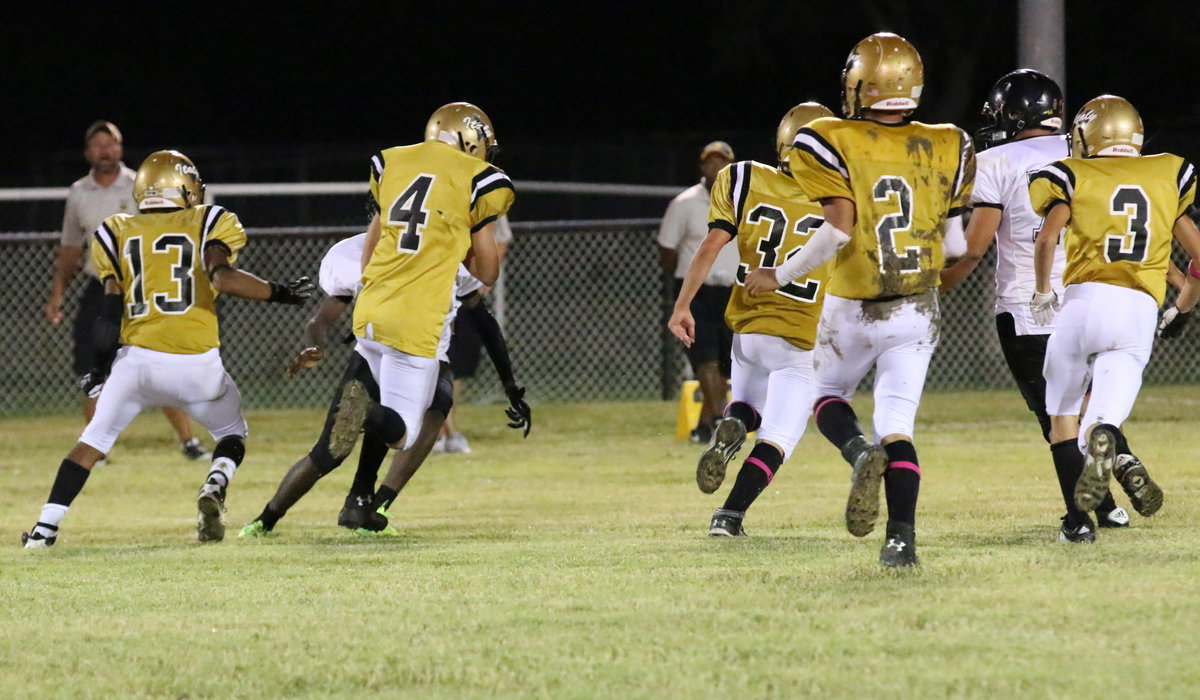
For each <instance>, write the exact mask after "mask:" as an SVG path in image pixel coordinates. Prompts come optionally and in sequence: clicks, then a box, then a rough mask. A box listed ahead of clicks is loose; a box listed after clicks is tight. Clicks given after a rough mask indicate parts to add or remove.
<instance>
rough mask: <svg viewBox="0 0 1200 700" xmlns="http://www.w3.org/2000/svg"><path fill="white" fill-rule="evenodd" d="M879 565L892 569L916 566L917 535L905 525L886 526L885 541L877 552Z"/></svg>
mask: <svg viewBox="0 0 1200 700" xmlns="http://www.w3.org/2000/svg"><path fill="white" fill-rule="evenodd" d="M879 563H880V564H883V565H884V566H886V567H889V568H892V569H898V568H903V567H906V566H916V565H917V564H919V563H920V562H919V561H918V560H917V533H916V531H915V530H914V529H913V526H912V525H908V524H906V523H893V522H889V523H888V524H887V539H885V540H884V542H883V547H882V548H880V550H879Z"/></svg>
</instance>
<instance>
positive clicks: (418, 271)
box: [354, 102, 513, 447]
mask: <svg viewBox="0 0 1200 700" xmlns="http://www.w3.org/2000/svg"><path fill="white" fill-rule="evenodd" d="M495 151H496V136H495V132H494V131H493V129H492V123H491V120H489V119H488V117H487V115H486V114H484V113H483V111H482V110H480V109H479V108H478V107H476V106H474V105H471V104H467V103H465V102H454V103H451V104H448V105H445V106H443V107H441V108H439V109H438V110H437V111H435V112H434V113H433V116H431V117H430V119H429V122H428V124H427V125H426V127H425V141H424V142H423V143H419V144H415V145H411V146H399V147H396V148H389V149H387V150H384V151H382V152H380V153H378V154H376V155H375V156H374V157H372V158H371V180H370V187H371V198H370V206H371V207H372V209H373V210H374V212H375V214H374V217H373V218H372V220H371V225H370V227H369V228H368V229H367V239H366V242H365V244H364V248H363V277H362V281H363V288H362V291H361V292H360V293H359V296H358V301H357V303H356V304H355V307H354V334H355V336H357V337H358V339H359V342H358V345H357V347H356V350H357V352H358V353H359V354H361V355H362V356H363V357H364V358H365V359H366V360H367V363H368V365H370V368H371V374H372V375H373V376H374V378H375V380H376V381H377V382H378V384H379V391H380V402H381V403H382V404H383V405H384V406H386V407H388V408H390V409H392V410H394V411H396V413H398V414H399V415H400V417H401V418H402V419H403V420H404V426H405V432H406V436H405V445H404V446H405V447H408V446H411V444H412V442H413V441H414V440H415V439H416V437H417V434H418V433H419V432H420V428H421V419H422V416H423V415H424V413H425V409H426V408H427V407H428V406H429V402H430V400H431V399H432V397H433V391H434V388H435V386H436V384H437V375H438V362H437V359H436V356H437V349H438V340H439V339H440V338H441V335H442V326H443V324H444V322H445V319H446V312H447V311H448V310H449V309H450V305H451V303H452V301H453V295H454V280H455V276H456V273H457V271H458V266H459V264H460V263H462V262H463V260H464V258H466V257H467V255H468V253H470V264H469V267H470V268H471V270H470V271H471V272H472V274H474V276H475V277H476V278H477V279H479V280H480V281H482V282H483V283H484V284H485V285H491V284H495V282H496V277H497V275H498V274H499V257H498V253H497V250H496V243H495V239H494V237H493V235H492V229H493V225H494V222H495V220H496V219H497V218H499V217H500V216H502V215H504V214H505V213H506V212H507V211H508V208H509V207H510V206H511V205H512V202H513V186H512V181H511V180H509V178H508V176H507V175H505V174H504V172H503V171H501V170H500V169H498V168H496V167H495V166H493V165H491V164H490V163H489V161H490V160H491V158H492V157H493V155H494V154H495ZM396 446H397V447H398V446H399V445H396Z"/></svg>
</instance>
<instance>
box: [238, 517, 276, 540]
mask: <svg viewBox="0 0 1200 700" xmlns="http://www.w3.org/2000/svg"><path fill="white" fill-rule="evenodd" d="M271 534H272V533H271V531H270V530H268V529H267V526H266V525H263V521H261V520H255V521H254V522H252V523H247V524H246V526H245V527H243V528H242V529H241V531H240V532H238V537H268V536H270V535H271Z"/></svg>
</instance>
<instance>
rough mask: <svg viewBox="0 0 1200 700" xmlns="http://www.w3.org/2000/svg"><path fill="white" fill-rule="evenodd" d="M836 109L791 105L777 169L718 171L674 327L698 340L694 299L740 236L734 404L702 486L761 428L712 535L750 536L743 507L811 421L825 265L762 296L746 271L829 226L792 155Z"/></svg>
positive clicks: (712, 486) (712, 482)
mask: <svg viewBox="0 0 1200 700" xmlns="http://www.w3.org/2000/svg"><path fill="white" fill-rule="evenodd" d="M830 114H832V112H830V111H829V110H828V109H826V108H825V107H823V106H821V105H819V104H816V103H815V102H806V103H804V104H800V105H797V106H795V107H793V108H792V109H791V110H789V111H788V113H787V114H785V115H784V117H783V120H782V121H781V122H780V124H779V127H778V129H777V130H776V136H775V145H776V152H777V153H778V164H779V167H777V168H776V167H772V166H769V165H765V164H763V163H756V162H754V161H749V160H746V161H741V162H739V163H733V164H732V165H728V166H726V167H725V168H724V169H722V170H721V171H720V172H719V173H718V174H717V177H716V178H715V181H714V183H713V187H712V203H711V205H710V207H709V216H708V218H709V224H708V225H709V232H708V237H707V238H706V239H705V241H704V242H703V243H702V244H701V246H700V249H699V250H698V251H697V252H696V257H695V258H693V259H692V263H691V265H690V266H689V267H688V271H687V274H686V275H685V276H684V279H683V284H682V287H681V289H680V292H679V299H678V300H677V301H676V302H675V311H674V313H673V314H672V315H671V321H670V323H669V324H668V325H669V327H670V329H671V332H672V333H674V334H675V335H676V336H677V337H678V338H679V339H680V340H682V341H683V342H684V344H686V345H689V346H690V345H691V344H692V343H694V342H695V339H696V333H695V326H696V324H695V319H694V318H693V317H692V313H691V302H692V298H693V297H694V296H695V294H696V292H697V290H699V289H700V286H701V283H702V282H703V281H704V279H705V277H706V276H707V275H708V272H709V269H710V268H711V267H712V265H713V263H714V262H715V261H716V259H717V256H718V255H719V253H720V252H721V250H722V249H723V248H724V247H725V246H726V245H728V244H730V243H733V242H735V241H736V243H737V250H738V254H739V258H740V260H741V262H740V264H739V265H738V268H737V274H736V284H735V286H734V288H733V292H732V293H731V295H730V297H729V304H728V306H727V308H726V310H725V320H726V322H728V324H729V326H730V328H732V330H733V331H734V336H733V357H732V363H731V369H732V371H731V372H730V379H731V380H732V384H733V402H732V403H730V404H729V406H728V407H727V408H726V409H725V418H724V420H722V421H721V422H720V423H719V424H718V425H717V428H716V430H715V431H714V432H713V436H712V439H711V441H710V442H709V445H708V449H706V450H705V451H704V454H703V455H701V456H700V462H699V464H698V465H697V467H696V483H697V485H698V486H699V487H700V490H701V491H703V492H704V493H712V492H714V491H716V490H717V488H718V487H719V486H720V485H721V482H722V481H723V480H724V478H725V469H726V466H727V465H728V464H729V460H730V459H732V458H733V456H734V454H736V453H737V451H738V449H740V448H741V446H742V443H743V442H744V441H745V439H746V433H747V432H748V431H757V432H758V440H757V443H756V444H755V445H754V449H753V450H751V452H750V456H749V457H748V458H747V459H746V461H745V463H744V464H743V465H742V469H741V471H740V472H739V473H738V477H737V482H736V483H735V484H734V487H733V490H732V491H730V493H729V497H728V498H727V499H726V501H725V505H724V506H722V507H721V508H718V509H717V511H716V512H715V513H714V514H713V517H712V521H711V522H710V524H709V534H710V535H713V536H724V537H737V536H739V535H742V534H744V532H743V530H742V519H743V518H745V516H746V509H747V508H749V507H750V504H751V503H753V502H754V500H755V499H756V498H758V495H759V494H760V493H762V491H763V489H765V488H766V487H767V484H769V483H770V482H771V480H772V479H773V478H774V477H775V473H776V472H777V471H778V470H779V467H780V466H782V464H783V462H784V461H786V460H787V458H788V457H789V456H791V453H792V450H793V449H795V447H796V443H797V442H799V441H800V437H801V436H802V435H803V434H804V426H805V424H807V423H808V405H809V400H810V398H811V397H810V391H811V389H810V385H811V380H812V356H813V353H812V348H813V345H814V343H815V341H816V337H817V319H818V318H819V317H820V316H821V300H822V298H823V297H824V295H825V289H824V281H825V275H824V272H825V271H824V269H820V270H817V271H815V272H813V273H810V274H809V275H808V276H807V277H805V278H803V279H799V280H796V281H795V282H793V283H792V284H789V285H786V286H784V287H783V288H781V289H778V290H776V291H775V292H774V293H773V294H769V295H766V296H757V297H752V296H750V295H749V294H747V293H746V290H745V289H744V288H743V281H744V279H745V275H746V273H747V272H748V271H749V270H751V269H754V268H757V267H759V266H763V265H765V266H773V265H775V264H776V261H782V260H784V259H785V258H786V257H787V256H789V255H792V254H794V253H796V252H797V251H799V250H800V248H801V246H802V245H803V244H804V242H805V241H806V240H807V238H808V237H809V236H810V235H812V232H813V231H815V230H816V229H817V228H818V227H820V225H821V223H822V222H823V220H822V219H821V205H820V204H818V203H817V202H814V201H812V200H809V199H808V198H806V197H805V196H804V194H803V193H802V192H801V191H800V188H799V187H798V186H797V185H796V181H795V180H793V179H792V177H791V174H790V173H789V172H788V153H789V152H790V151H791V149H792V140H793V139H794V138H795V137H796V131H797V130H799V129H800V127H802V126H804V125H805V124H807V123H809V122H811V121H812V120H814V119H818V118H821V117H824V116H827V115H830Z"/></svg>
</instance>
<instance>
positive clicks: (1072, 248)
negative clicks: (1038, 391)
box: [1029, 95, 1200, 515]
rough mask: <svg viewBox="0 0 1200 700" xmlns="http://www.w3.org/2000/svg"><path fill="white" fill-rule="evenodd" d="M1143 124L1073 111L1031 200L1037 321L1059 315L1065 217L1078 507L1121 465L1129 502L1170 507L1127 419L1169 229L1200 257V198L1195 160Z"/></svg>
mask: <svg viewBox="0 0 1200 700" xmlns="http://www.w3.org/2000/svg"><path fill="white" fill-rule="evenodd" d="M1143 133H1144V132H1143V127H1142V120H1141V117H1140V116H1139V115H1138V113H1137V110H1136V109H1134V107H1133V105H1131V104H1129V102H1127V101H1126V100H1124V99H1122V98H1120V97H1115V96H1112V95H1102V96H1100V97H1097V98H1096V99H1094V100H1091V101H1090V102H1088V103H1087V104H1085V105H1084V106H1083V108H1082V109H1080V111H1079V113H1078V114H1077V115H1076V116H1075V121H1074V122H1073V123H1072V126H1071V157H1070V158H1067V159H1065V160H1061V161H1058V162H1055V163H1051V164H1050V165H1047V166H1046V167H1044V168H1042V169H1041V170H1039V171H1038V172H1037V173H1036V174H1034V176H1033V177H1032V179H1031V180H1030V184H1029V198H1030V202H1031V203H1032V204H1033V209H1034V211H1035V212H1037V213H1038V214H1041V215H1043V216H1045V217H1046V218H1045V220H1044V221H1043V223H1042V228H1041V230H1040V231H1039V232H1038V237H1037V241H1036V243H1035V248H1034V269H1035V271H1036V274H1037V280H1036V287H1035V289H1036V291H1035V292H1034V294H1033V300H1032V302H1031V304H1030V307H1031V312H1032V314H1033V318H1034V321H1035V322H1037V323H1042V324H1045V323H1048V322H1049V321H1050V320H1053V319H1054V316H1055V311H1056V310H1057V309H1058V302H1057V298H1056V295H1055V293H1054V291H1053V290H1052V288H1051V285H1050V273H1051V262H1052V259H1053V254H1054V251H1055V248H1056V247H1057V245H1058V239H1059V233H1060V232H1061V231H1062V230H1063V227H1064V226H1065V227H1066V233H1065V235H1064V236H1063V241H1064V244H1065V247H1066V251H1067V266H1066V270H1065V272H1064V273H1063V286H1064V287H1065V291H1064V293H1063V305H1062V312H1061V313H1060V314H1058V318H1057V323H1056V328H1055V331H1054V334H1053V335H1052V336H1050V341H1049V342H1048V343H1047V347H1046V363H1045V375H1046V412H1047V413H1049V414H1050V432H1051V441H1052V442H1059V441H1067V440H1076V441H1077V444H1078V446H1079V449H1080V451H1081V452H1082V453H1084V454H1083V455H1082V457H1083V459H1082V460H1081V461H1080V463H1079V464H1078V465H1077V467H1076V468H1077V469H1079V470H1081V474H1080V473H1079V472H1077V475H1078V476H1079V479H1078V482H1077V483H1076V486H1075V494H1074V495H1075V505H1076V506H1078V507H1079V508H1080V509H1081V510H1091V509H1092V508H1094V507H1095V506H1096V505H1097V504H1098V503H1099V502H1100V499H1101V498H1103V496H1104V494H1105V493H1106V492H1107V491H1108V481H1109V476H1110V474H1112V473H1113V472H1114V470H1115V473H1116V476H1117V480H1118V481H1119V482H1120V483H1121V486H1122V487H1123V488H1124V489H1125V492H1126V494H1127V495H1128V496H1129V499H1130V502H1131V503H1132V504H1133V507H1134V508H1135V509H1137V511H1138V512H1139V513H1141V514H1142V515H1151V514H1153V513H1154V512H1155V511H1157V510H1158V508H1159V507H1160V506H1161V505H1162V490H1161V489H1159V487H1158V486H1157V485H1156V484H1155V483H1154V482H1153V481H1152V480H1151V479H1150V477H1149V474H1148V473H1147V472H1146V469H1145V467H1144V466H1143V465H1142V464H1141V462H1140V460H1138V459H1137V458H1136V457H1134V456H1133V455H1132V454H1131V453H1130V450H1129V444H1128V441H1127V440H1126V439H1125V435H1124V433H1123V432H1122V427H1121V426H1122V423H1124V422H1125V419H1126V418H1128V417H1129V413H1130V411H1132V409H1133V404H1134V401H1135V400H1136V399H1137V394H1138V391H1139V389H1140V388H1141V383H1142V370H1143V369H1144V368H1145V366H1146V362H1147V361H1148V360H1149V359H1150V349H1151V345H1152V343H1153V340H1154V327H1155V320H1156V318H1157V309H1158V306H1159V305H1160V304H1161V303H1162V301H1163V296H1164V294H1165V293H1166V285H1167V282H1166V276H1167V266H1168V264H1169V259H1170V255H1171V238H1172V236H1174V237H1175V238H1177V239H1178V240H1179V242H1180V243H1181V244H1182V245H1183V246H1184V248H1186V249H1187V252H1188V253H1189V254H1190V255H1191V256H1192V258H1193V260H1195V259H1197V257H1198V256H1200V231H1197V230H1196V226H1195V224H1194V223H1193V222H1192V220H1191V218H1189V217H1188V216H1187V215H1186V212H1187V210H1188V208H1189V207H1190V206H1191V205H1192V202H1193V200H1194V199H1195V196H1196V169H1195V167H1194V166H1193V165H1192V164H1191V163H1189V162H1188V161H1186V160H1184V159H1183V158H1180V157H1179V156H1176V155H1171V154H1169V153H1162V154H1158V155H1152V156H1143V155H1141V150H1142V139H1143ZM1089 380H1090V383H1091V387H1092V393H1091V398H1090V399H1089V400H1088V406H1087V412H1086V413H1084V416H1083V420H1082V422H1080V420H1079V413H1080V409H1081V406H1082V402H1083V398H1084V394H1085V393H1086V392H1087V390H1088V385H1089ZM1081 427H1082V432H1081V431H1080V428H1081Z"/></svg>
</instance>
